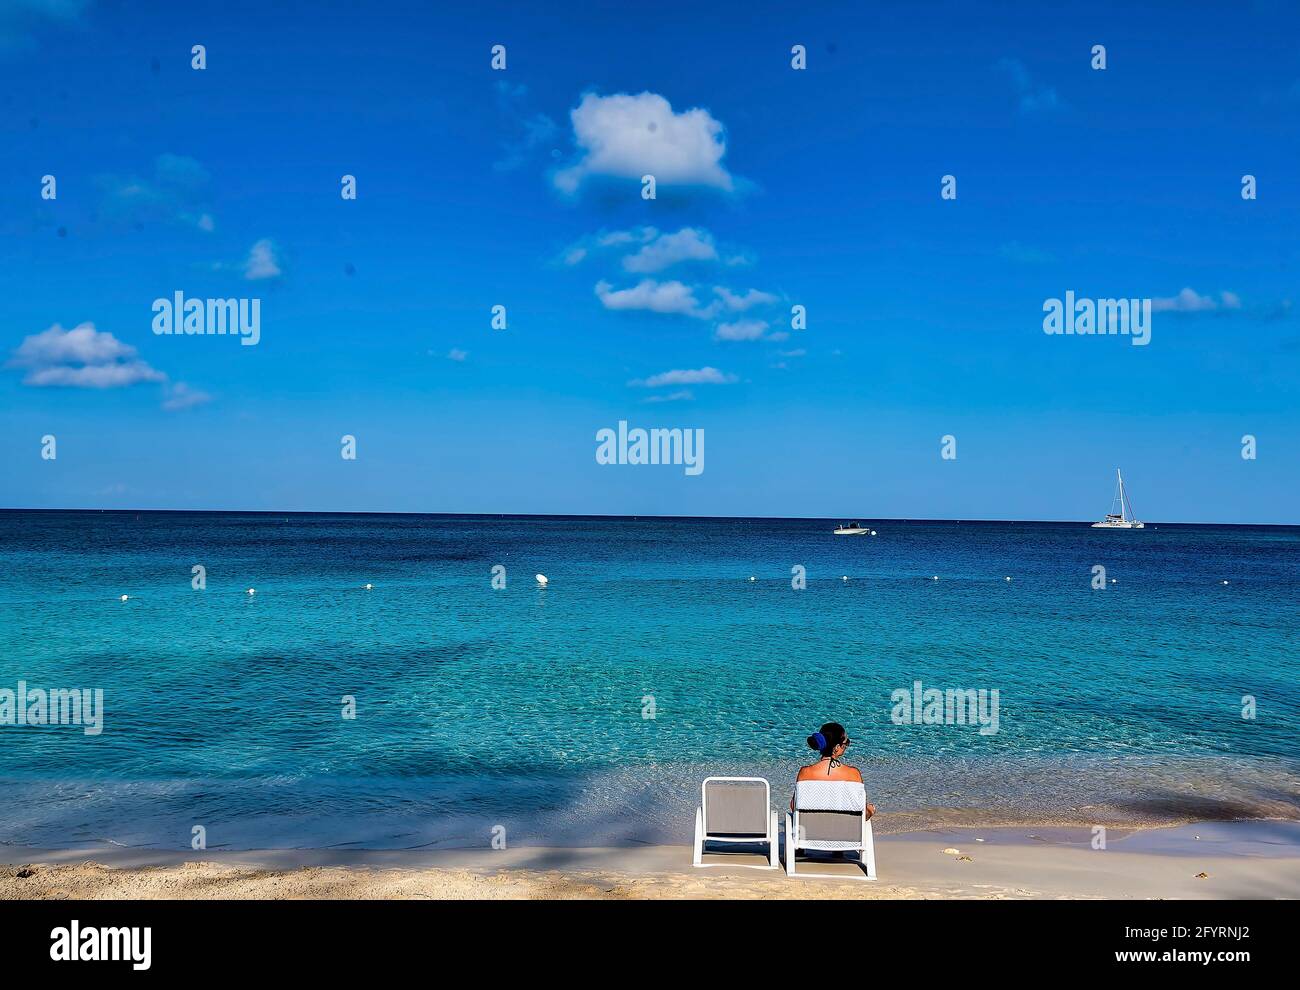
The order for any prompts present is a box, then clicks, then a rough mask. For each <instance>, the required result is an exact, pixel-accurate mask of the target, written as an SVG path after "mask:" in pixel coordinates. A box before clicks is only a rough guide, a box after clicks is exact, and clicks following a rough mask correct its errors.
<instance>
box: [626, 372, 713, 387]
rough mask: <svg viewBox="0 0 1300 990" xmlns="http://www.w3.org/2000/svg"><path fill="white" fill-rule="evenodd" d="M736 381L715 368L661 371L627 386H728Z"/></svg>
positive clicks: (635, 380) (631, 382)
mask: <svg viewBox="0 0 1300 990" xmlns="http://www.w3.org/2000/svg"><path fill="white" fill-rule="evenodd" d="M734 381H736V376H735V375H728V374H725V373H723V372H721V371H719V370H718V369H717V368H709V367H705V368H690V369H674V370H672V371H661V372H660V373H659V374H657V375H651V376H650V377H649V378H646V379H644V380H643V379H634V380H633V381H630V382H628V384H629V385H638V386H641V387H644V388H659V387H660V386H662V385H730V384H731V383H732V382H734Z"/></svg>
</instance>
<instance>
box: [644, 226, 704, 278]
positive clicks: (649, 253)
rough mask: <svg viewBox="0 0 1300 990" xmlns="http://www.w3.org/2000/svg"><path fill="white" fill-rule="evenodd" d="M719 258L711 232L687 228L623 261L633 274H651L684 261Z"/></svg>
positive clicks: (657, 238) (656, 241)
mask: <svg viewBox="0 0 1300 990" xmlns="http://www.w3.org/2000/svg"><path fill="white" fill-rule="evenodd" d="M717 257H718V249H717V248H716V247H714V246H713V237H712V235H711V234H710V233H709V232H708V231H707V230H697V229H696V228H694V227H683V228H682V229H681V230H679V231H677V233H675V234H661V235H660V236H659V237H656V238H655V239H654V240H652V241H650V242H649V243H647V244H645V245H643V246H642V248H641V250H639V251H638V252H637V253H636V254H629V255H628V256H627V257H626V258H624V259H623V267H624V268H625V269H627V270H628V271H630V272H637V273H639V274H648V273H650V272H658V271H662V270H663V269H665V268H668V267H669V266H671V265H676V264H678V263H680V262H683V261H716V260H717Z"/></svg>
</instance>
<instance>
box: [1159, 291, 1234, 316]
mask: <svg viewBox="0 0 1300 990" xmlns="http://www.w3.org/2000/svg"><path fill="white" fill-rule="evenodd" d="M1219 308H1223V309H1240V308H1241V299H1240V298H1239V297H1238V296H1237V294H1236V293H1235V292H1223V293H1220V295H1219V298H1218V299H1217V300H1216V299H1215V298H1214V297H1213V296H1203V295H1201V294H1200V293H1198V292H1197V291H1196V290H1194V289H1190V288H1185V289H1183V290H1182V291H1181V292H1180V293H1178V295H1176V296H1173V297H1170V298H1164V299H1152V300H1151V309H1152V310H1153V311H1155V312H1157V313H1211V312H1214V311H1215V310H1217V309H1219Z"/></svg>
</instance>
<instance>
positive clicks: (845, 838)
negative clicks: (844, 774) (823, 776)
mask: <svg viewBox="0 0 1300 990" xmlns="http://www.w3.org/2000/svg"><path fill="white" fill-rule="evenodd" d="M866 807H867V790H866V788H865V787H863V786H862V784H860V783H859V782H858V781H855V780H800V781H796V782H795V785H794V812H793V814H791V813H788V812H787V813H786V816H785V872H786V875H787V876H792V877H793V876H803V877H808V876H817V877H828V878H834V877H844V875H843V874H827V873H818V874H807V873H803V874H796V873H795V860H796V859H797V858H798V856H799V850H800V849H809V850H816V851H821V852H846V853H847V852H857V853H858V854H859V857H860V859H859V865H861V867H862V869H863V871H864V872H865V873H866V876H865V877H858V876H852V877H845V878H846V879H851V880H874V879H876V846H875V841H874V839H873V837H872V834H871V821H870V820H869V819H864V818H863V817H862V816H863V813H864V812H865V811H866Z"/></svg>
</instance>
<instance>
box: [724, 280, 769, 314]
mask: <svg viewBox="0 0 1300 990" xmlns="http://www.w3.org/2000/svg"><path fill="white" fill-rule="evenodd" d="M713 294H714V295H716V296H717V297H718V298H719V299H720V300H721V301H722V304H723V305H724V306H726V307H727V309H730V310H735V311H736V312H739V313H743V312H744V311H745V310H747V309H749V308H750V307H751V306H766V305H768V304H769V303H774V302H776V296H774V295H772V293H770V292H760V291H759V290H758V289H750V290H749V291H748V292H744V293H740V294H737V293H735V292H732V291H731V290H730V289H728V288H727V287H726V286H722V285H715V286H714V287H713Z"/></svg>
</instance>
